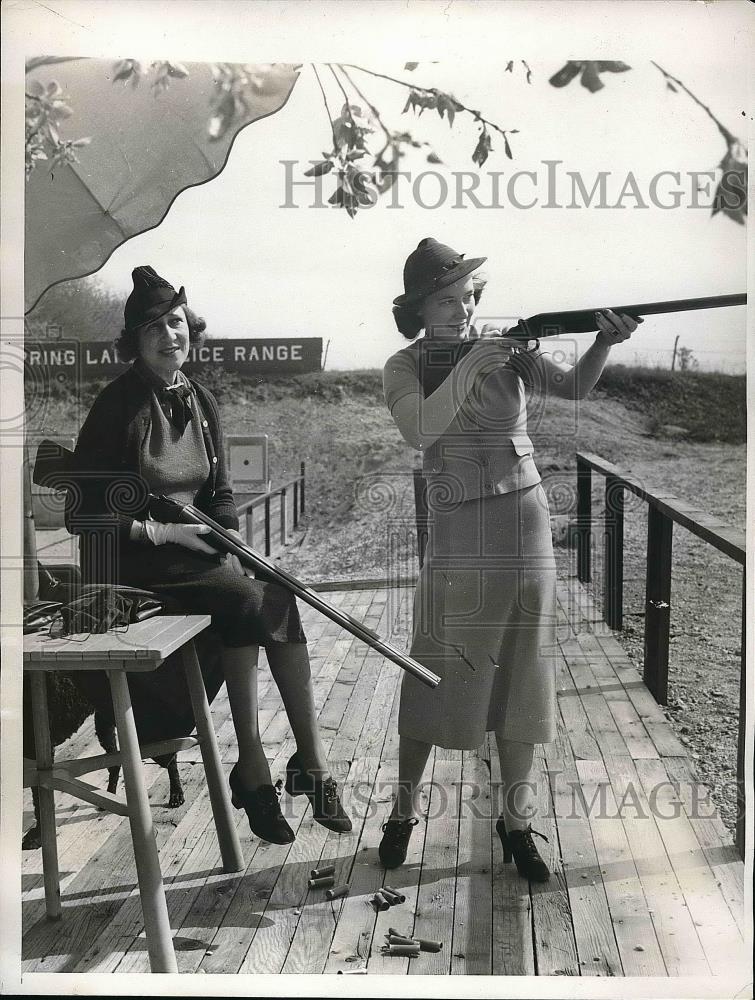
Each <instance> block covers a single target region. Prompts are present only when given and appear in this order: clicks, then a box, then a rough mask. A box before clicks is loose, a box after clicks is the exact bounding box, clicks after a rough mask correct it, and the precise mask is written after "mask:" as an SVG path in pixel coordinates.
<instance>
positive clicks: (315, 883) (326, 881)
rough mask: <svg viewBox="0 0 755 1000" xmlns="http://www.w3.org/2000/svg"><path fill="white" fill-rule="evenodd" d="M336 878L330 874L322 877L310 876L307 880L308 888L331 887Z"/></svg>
mask: <svg viewBox="0 0 755 1000" xmlns="http://www.w3.org/2000/svg"><path fill="white" fill-rule="evenodd" d="M335 882H336V880H335V879H334V878H333V876H332V875H326V876H325V877H324V878H311V879H310V880H309V888H310V889H332V888H333V886H334V885H335Z"/></svg>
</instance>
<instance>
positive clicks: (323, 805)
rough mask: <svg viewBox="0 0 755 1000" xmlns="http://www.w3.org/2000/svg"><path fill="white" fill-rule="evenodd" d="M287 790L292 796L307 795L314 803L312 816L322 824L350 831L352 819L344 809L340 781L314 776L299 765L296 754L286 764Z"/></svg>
mask: <svg viewBox="0 0 755 1000" xmlns="http://www.w3.org/2000/svg"><path fill="white" fill-rule="evenodd" d="M286 791H287V792H288V794H289V795H291V796H296V795H306V796H307V798H308V799H309V801H310V802H311V803H312V817H313V818H314V820H315V822H316V823H319V824H320V826H324V827H325V829H326V830H332V831H333V833H348V832H349V830H351V820H350V819H349V817H348V816H347V815H346V813H345V812H344V811H343V806H342V805H341V800H340V799H339V797H338V783H337V782H336V780H335V779H334V778H325V780H324V781H323V780H321V779H320V778H315V777H313V776H312V775H311V774H310V773H309V771H304V770H303V769H302V768H301V767H300V766H299V758H298V756H297V754H294V755H293V756H292V757H291V759H290V760H289V762H288V764H287V765H286Z"/></svg>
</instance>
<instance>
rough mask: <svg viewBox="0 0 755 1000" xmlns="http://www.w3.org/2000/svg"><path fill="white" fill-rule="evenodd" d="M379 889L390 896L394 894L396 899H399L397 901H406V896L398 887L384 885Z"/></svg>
mask: <svg viewBox="0 0 755 1000" xmlns="http://www.w3.org/2000/svg"><path fill="white" fill-rule="evenodd" d="M380 891H381V892H383V893H388V894H389V895H391V896H395V897H396V899H397V900H398V901H399V903H405V902H406V896H405V895H404V894H403V892H399V890H398V889H394V888H393V887H392V886H390V885H384V886H383V888H382V889H381V890H380Z"/></svg>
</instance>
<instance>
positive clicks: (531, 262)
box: [99, 53, 746, 371]
mask: <svg viewBox="0 0 755 1000" xmlns="http://www.w3.org/2000/svg"><path fill="white" fill-rule="evenodd" d="M618 54H619V55H620V53H618ZM564 61H565V60H562V59H549V60H548V61H545V60H543V61H542V62H529V63H528V65H529V66H530V68H531V70H532V82H531V83H530V84H528V83H527V80H526V74H525V71H524V67H523V66H521V65H520V64H519V63H516V64H515V67H514V72H512V73H507V72H505V61H504V60H500V61H496V62H495V63H493V62H492V61H485V62H482V63H478V64H476V65H475V67H474V70H470V67H469V66H468V64H466V63H464V64H460V63H458V62H442V61H441V62H437V63H432V62H428V63H420V65H419V67H418V68H417V69H416V70H415V71H414V72H407V71H405V70H404V69H403V64H402V63H397V64H390V63H389V64H386V63H385V62H384V61H378V62H377V63H376V62H375V61H374V60H371V59H370V58H369V56H368V54H367V53H365V58H364V59H363V60H361V62H360V65H363V66H364V67H366V68H368V69H374V70H377V71H379V72H383V73H387V74H389V75H394V76H396V77H397V78H400V79H403V80H406V81H416V82H418V83H421V84H424V85H426V86H436V87H438V88H440V89H442V90H448V91H449V92H451V93H453V94H454V95H455V96H456V97H457V98H458V99H459V100H460V101H462V103H465V104H467V105H468V106H469V107H472V108H476V109H479V110H480V111H481V113H482V114H483V116H485V117H487V118H489V119H490V120H492V121H494V122H495V123H496V124H499V125H500V126H501V127H503V128H512V129H513V128H516V129H518V130H519V131H518V134H515V135H512V136H511V137H510V142H511V146H512V151H513V159H511V160H509V159H507V158H506V156H505V154H504V151H503V148H502V140H501V139H500V137H498V136H495V135H494V138H493V150H492V152H491V155H490V158H489V160H488V162H487V163H486V164H485V165H484V167H483V169H482V170H481V171H479V174H480V185H479V189H478V194H479V201H480V202H481V203H482V205H483V206H485V207H477V206H475V205H474V204H473V203H472V200H471V199H470V198H468V197H465V196H462V197H461V199H460V198H458V197H457V196H456V194H455V191H456V188H455V185H456V184H457V183H458V182H457V180H456V175H457V174H458V173H459V172H460V171H474V170H476V168H475V166H474V165H473V163H472V162H471V153H472V150H473V149H474V146H475V143H476V141H477V126H476V125H475V123H474V122H473V121H472V119H471V117H470V116H469V115H465V114H459V115H457V117H456V120H455V123H454V127H453V128H452V129H451V128H449V125H448V123H447V122H446V121H445V120H443V121H441V120H440V119H439V117H438V116H437V113H435V112H425V113H424V114H423V115H422V116H421V117H419V118H416V116H414V115H413V114H412V113H407V114H403V115H402V113H401V112H402V108H403V105H404V102H405V99H406V94H407V93H408V91H406V90H405V89H404V88H402V87H400V86H398V85H394V84H392V83H388V82H385V81H383V80H379V79H375V78H373V77H370V76H369V75H367V74H364V73H359V72H357V71H351V76H352V79H353V80H354V81H355V82H357V83H358V86H359V87H360V89H361V90H362V91H363V93H365V95H366V96H367V97H368V98H369V100H370V101H371V103H372V104H374V105H376V106H377V107H378V108H379V110H380V112H381V116H382V117H383V119H384V121H386V123H387V124H388V125H389V127H392V128H410V129H411V131H412V133H413V135H414V136H415V138H417V139H421V140H423V141H427V142H429V143H430V144H431V146H432V148H433V149H434V150H435V151H436V152H437V154H438V155H439V156H440V157H441V158H442V160H443V164H442V165H434V164H430V163H428V162H427V161H426V158H425V157H426V153H427V150H426V149H423V150H421V151H413V155H412V156H411V157H407V159H406V160H404V161H402V169H408V170H410V171H411V173H412V178H411V179H410V180H404V179H402V180H401V181H400V182H399V185H400V186H399V187H398V189H397V193H396V195H395V197H394V199H393V200H394V202H397V203H398V206H399V207H395V206H394V207H391V206H390V199H389V198H387V197H384V198H383V199H382V200H381V201H380V202H379V203H378V204H377V205H376V206H375V207H374V208H371V209H369V210H365V211H362V212H360V213H358V215H357V217H356V218H355V219H350V218H349V217H348V215H347V214H346V212H345V211H343V210H342V209H340V210H339V209H334V208H332V207H327V208H322V207H319V208H318V207H316V205H315V201H316V197H315V195H314V193H313V188H312V182H311V181H310V182H309V183H308V184H306V185H303V186H297V187H295V188H294V189H293V193H292V194H291V195H289V196H288V198H287V194H286V174H287V170H290V172H291V176H294V177H295V178H296V180H298V181H303V180H304V177H303V170H304V169H306V167H307V166H308V161H309V160H311V159H319V158H320V153H321V151H324V150H326V149H328V147H329V136H330V133H329V124H328V119H327V115H326V112H325V109H324V106H323V102H322V98H321V95H320V91H319V88H318V85H317V82H316V79H315V77H314V75H313V72H312V69H311V67H308V66H307V67H305V68H304V70H303V72H302V74H301V76H300V79H299V81H298V82H297V84H296V86H295V88H294V91H293V93H292V96H291V98H290V99H289V102H288V104H287V105H286V106H285V107H284V108H283V110H282V111H280V112H279V113H277V114H276V115H274V116H272V117H271V118H268V119H266V120H264V121H261V122H256V123H253V124H252V125H251V126H249V127H247V128H246V129H245V130H243V131H242V132H241V133H240V135H239V136H238V137H237V140H236V143H235V146H234V148H233V150H232V153H231V156H230V158H229V161H228V164H227V166H226V168H225V170H224V171H223V172H222V173H221V174H220V176H218V177H217V178H216V179H215V180H213V181H212V182H210V183H208V184H205V185H202V186H199V187H196V188H193V189H189V190H187V191H185V192H184V193H182V194H181V195H180V196H179V197H178V199H177V200H176V201H175V203H174V204H173V206H172V208H171V210H170V212H169V214H168V216H167V217H166V219H165V220H164V221H163V223H162V224H161V225H160V226H159V227H158V228H157V229H156V230H154V231H152V232H149V233H146V234H143V235H142V236H139V237H136V238H134V239H132V240H130V241H128V242H127V243H126V244H124V245H123V246H122V247H121V248H120V249H119V250H118V251H116V252H115V253H114V254H113V256H112V257H111V259H110V260H109V261H108V262H107V263H106V264H105V266H104V267H103V268H102V269H101V271H100V272H99V277H100V279H101V280H102V281H103V283H104V284H105V285H107V286H108V287H111V288H113V289H115V290H116V291H118V292H119V293H123V294H127V293H128V290H129V288H130V272H131V269H132V267H134V266H135V265H137V264H141V263H147V262H149V263H151V264H152V265H153V266H154V267H155V268H156V269H157V270H158V271H159V272H160V273H161V274H164V275H165V276H166V277H168V278H169V279H170V280H171V281H172V282H173V283H174V284H175V285H177V286H178V285H179V284H184V285H185V286H186V288H187V294H188V295H189V300H190V303H191V304H192V306H193V307H194V308H196V309H197V310H198V311H199V312H200V313H201V314H202V315H204V316H205V318H206V319H207V321H208V332H209V335H210V336H222V337H276V336H281V337H283V336H316V337H322V338H323V339H324V341H325V342H329V345H328V353H327V367H328V368H365V367H367V368H371V367H377V366H381V365H382V364H383V362H384V361H385V359H386V358H387V357H388V356H389V354H391V353H392V351H393V350H396V349H397V348H398V347H400V346H402V345H403V344H404V341H403V340H402V338H401V337H400V335H399V334H398V333H397V331H396V329H395V326H394V323H393V319H392V316H391V301H392V299H393V298H394V297H395V296H396V295H397V294H399V293H400V292H401V291H402V290H403V286H402V268H403V263H404V260H405V257H406V256H407V254H408V253H409V252H411V250H413V249H414V247H415V246H416V244H417V242H418V241H419V240H420V239H422V238H423V237H424V236H434V237H435V238H436V239H439V240H440V241H441V242H443V243H447V244H449V245H450V246H452V247H453V248H454V249H457V250H459V251H460V252H464V253H466V254H467V256H486V257H488V261H487V263H486V265H485V267H484V271H485V273H486V275H487V276H488V286H487V289H486V292H485V295H484V298H483V300H482V302H481V304H480V309H479V313H478V314H479V315H480V316H482V317H484V318H487V317H495V318H498V317H503V318H507V317H508V320H507V321H508V322H509V323H513V322H514V321H515V319H516V318H517V317H518V316H522V315H524V316H527V315H532V314H533V313H537V312H543V311H551V310H558V309H575V308H586V307H598V306H605V305H613V304H622V303H629V302H640V301H655V300H660V299H675V298H686V297H693V296H701V295H717V294H728V293H730V292H739V291H744V290H746V257H745V228H744V227H743V226H739V225H737V224H736V223H735V222H733V221H732V220H730V219H727V218H725V217H723V216H720V215H719V216H716V217H714V218H711V215H710V210H709V209H708V208H704V207H703V208H700V207H692V203H693V201H694V195H693V193H692V192H693V187H694V186H696V185H695V181H694V179H693V178H690V176H689V174H690V172H691V171H709V170H711V169H714V168H715V166H716V164H717V163H718V162H719V160H720V159H721V156H722V154H723V152H724V150H725V145H724V143H723V140H722V139H721V137H720V135H719V134H718V131H717V129H716V127H715V125H714V123H713V122H712V121H711V120H710V119H709V118H708V117H707V116H706V115H705V113H704V112H703V111H702V110H701V109H700V108H698V107H697V106H696V105H695V104H694V103H693V102H692V101H691V99H690V98H689V97H687V96H686V95H685V94H683V93H680V92H677V93H673V92H672V91H670V90H669V89H668V88H667V86H666V82H665V80H664V78H663V76H662V75H661V73H660V72H659V70H658V69H656V68H655V67H653V66H652V65H651V64H650V62H649V61H645V62H644V63H643V62H639V63H638V62H636V61H635V62H634V65H633V66H632V69H631V71H629V72H626V73H621V74H605V75H604V77H603V79H604V81H605V84H606V86H605V87H604V89H603V90H601V91H599V92H598V93H596V94H591V93H589V92H588V91H587V90H586V89H584V88H583V87H581V86H579V84H578V81H577V80H575V81H573V82H572V83H571V84H570V85H569V86H567V87H565V88H563V89H557V88H554V87H552V86H550V85H549V84H548V82H547V81H548V78H549V77H550V76H551V75H552V74H553V73H554V72H555V71H556V70H557V69H559V68H560V66H561V65H562V64H563V62H564ZM658 62H659V63H660V65H663V66H664V68H665V69H666V70H667V71H668V72H669V73H671V74H672V75H673V76H676V77H678V78H680V79H681V80H682V81H683V82H684V83H685V84H686V85H687V86H688V87H689V88H690V90H692V91H693V92H694V93H695V94H697V95H698V96H699V97H700V98H701V99H702V100H703V102H704V103H707V104H708V105H709V106H710V107H711V108H712V109H714V110H715V113H716V115H717V116H718V118H719V119H720V120H722V121H723V123H724V124H725V125H726V126H727V127H728V128H729V129H730V130H731V131H733V132H736V130H737V129H738V127H739V126H740V122H741V121H742V111H743V110H744V106H745V104H744V102H745V97H744V82H745V81H744V74H742V75H741V76H738V75H737V74H736V73H735V72H730V73H728V74H727V75H725V76H724V75H722V74H721V72H720V67H719V66H718V65H717V64H716V63H715V62H712V63H709V64H701V63H700V62H699V61H694V60H689V59H684V58H683V56H682V55H681V54H676V55H675V57H674V58H673V59H671V60H669V59H668V58H667V59H665V60H664V59H662V58H661V57H659V59H658ZM664 63H665V65H664ZM321 77H322V79H323V82H324V84H325V86H326V88H327V90H328V93H329V103H330V105H331V109H332V110H334V111H335V110H336V109H338V108H340V106H341V105H342V104H343V98H342V95H340V92H339V91H337V90H336V89H335V84H334V83H333V79H332V77H331V76H330V74H329V73H328V72H327V70H322V71H321ZM379 138H380V135H379V131H378V132H377V133H376V140H379ZM377 148H379V147H377ZM285 160H293V161H296V165H295V166H294V167H293V168H287V167H285V166H284V165H283V163H281V161H285ZM546 161H560V162H558V163H557V164H555V165H551V166H550V167H548V165H547V163H546ZM299 164H301V166H299ZM549 169H550V171H551V172H555V175H556V177H557V178H558V180H557V185H558V186H557V188H556V192H557V193H556V197H555V199H551V201H555V202H556V206H558V207H556V206H552V207H543V203H546V202H547V201H548V194H547V178H548V170H549ZM493 171H495V172H497V173H499V174H500V173H501V172H503V179H502V180H501V179H498V180H497V181H496V180H495V179H494V178H493V177H492V176H491V174H492V172H493ZM514 171H534V172H535V174H536V179H534V180H533V179H530V178H528V177H526V176H525V177H522V178H521V179H520V180H519V181H517V182H516V183H517V187H516V188H514V199H516V200H518V201H519V203H520V204H521V205H526V204H527V202H528V201H531V200H532V199H533V196H534V195H537V196H538V198H539V202H540V204H539V205H536V206H535V207H519V208H518V207H517V206H516V205H515V204H513V203H512V200H513V199H511V198H509V196H508V194H507V188H506V185H507V183H508V180H509V177H510V175H511V173H513V172H514ZM600 171H607V172H608V179H607V181H606V185H607V187H606V190H607V198H606V199H605V201H606V203H607V204H608V205H609V206H614V207H608V208H603V209H600V208H597V207H596V206H595V205H592V206H591V207H577V208H567V207H566V206H567V205H568V204H569V203H570V202H571V203H573V199H572V196H571V181H570V180H569V179H568V174H567V172H579V173H580V175H581V176H582V178H583V183H584V184H585V186H586V188H587V190H590V189H591V188H592V186H593V184H594V183H595V180H596V178H597V176H598V174H599V172H600ZM660 171H677V172H679V173H680V175H681V176H680V180H681V183H680V184H677V182H676V180H675V179H674V178H672V177H663V178H661V179H660V181H659V182H658V198H657V200H663V201H664V202H665V203H666V204H671V203H672V198H671V194H672V191H673V190H674V189H679V190H682V191H683V192H684V196H683V199H682V204H681V206H680V207H679V208H675V209H673V208H672V209H664V208H661V207H656V206H655V205H654V204H653V203H652V200H651V198H650V194H649V185H650V183H651V179H652V178H653V177H654V175H657V174H658V173H659V172H660ZM630 173H631V174H632V175H633V176H634V177H635V178H636V179H637V189H638V190H639V192H640V196H641V198H642V200H643V202H644V203H645V204H646V206H647V207H641V208H640V207H637V205H638V200H637V198H636V197H634V196H633V195H631V194H625V196H624V198H623V199H621V203H622V204H623V206H624V207H623V208H618V207H615V206H616V203H617V201H619V200H620V199H619V196H620V193H621V191H622V187H623V186H624V185H625V184H626V183H627V176H628V174H630ZM420 175H422V176H420ZM433 175H435V176H433ZM438 175H441V177H439V176H438ZM443 178H445V187H446V188H447V196H446V197H445V198H444V197H443V189H444V180H443ZM466 183H470V182H469V181H467V182H466ZM496 183H497V184H498V186H499V187H498V192H499V193H498V195H497V196H495V191H496V188H495V186H494V185H495V184H496ZM629 183H630V186H631V180H630V182H629ZM698 183H701V184H708V186H709V192H712V190H713V186H712V185H711V184H710V181H705V180H702V181H699V182H698ZM562 184H564V185H566V186H563V187H562V186H561V185H562ZM322 190H323V191H324V193H325V198H324V200H325V201H326V200H327V197H328V196H329V195H330V193H331V191H332V182H331V179H330V178H325V181H324V183H323V189H322ZM287 200H288V202H289V204H288V206H287V205H286V201H287ZM697 200H698V202H699V203H700V204H701V205H703V206H704V205H706V204H708V203H709V202H710V193H708V194H707V195H706V194H705V192H701V194H700V196H699V198H698V199H697ZM577 201H578V203H579V204H581V203H582V199H577ZM438 202H440V204H437V203H438ZM291 203H293V204H291ZM491 203H497V206H496V207H488V206H490V205H491ZM425 206H427V207H425ZM435 206H437V207H435ZM744 312H745V311H744V309H741V308H732V309H726V310H716V311H714V312H706V313H686V314H677V315H674V316H664V317H653V318H649V319H647V320H646V321H645V324H644V325H643V327H642V328H641V329H640V330H639V331H637V333H636V334H635V335H634V336H633V337H632V338H631V340H630V341H629V342H628V343H626V344H624V345H621V346H620V347H617V348H615V349H614V351H613V352H612V361H621V362H624V363H626V364H632V363H641V364H650V365H655V364H662V365H667V364H669V365H670V361H671V354H672V349H673V345H674V340H675V337H676V336H677V335H679V338H680V339H679V345H680V346H684V347H688V348H690V349H691V350H692V351H693V352H694V354H695V357H696V359H697V360H698V363H699V365H700V367H701V368H719V369H721V370H725V371H743V370H744V360H745V316H744ZM591 339H592V338H591V337H590V336H589V335H582V336H581V337H580V338H579V340H578V349H584V347H585V346H586V345H588V344H589V343H590V342H591Z"/></svg>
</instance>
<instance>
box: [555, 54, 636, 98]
mask: <svg viewBox="0 0 755 1000" xmlns="http://www.w3.org/2000/svg"><path fill="white" fill-rule="evenodd" d="M631 68H632V67H631V66H628V65H627V64H626V63H624V62H616V61H614V62H605V61H601V60H598V61H592V60H571V59H570V60H569V62H567V63H566V65H565V66H562V67H561V69H560V70H559V71H558V72H557V73H554V74H553V76H552V77H551V78H550V80H549V81H548V82H549V83H550V84H551V86H552V87H565V86H566V85H567V84H568V83H571V81H572V80H573V79H574V78H575V77H576V76H577V75H579V74H581V76H580V81H579V82H580V83H581V84H582V86H583V87H586V88H587V90H589V91H590V93H591V94H594V93H596V92H597V91H598V90H602V89H603V87H604V86H605V84H604V83H603V81H602V80H601V79H600V74H601V73H626V72H627V70H630V69H631Z"/></svg>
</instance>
